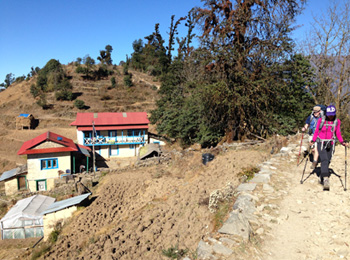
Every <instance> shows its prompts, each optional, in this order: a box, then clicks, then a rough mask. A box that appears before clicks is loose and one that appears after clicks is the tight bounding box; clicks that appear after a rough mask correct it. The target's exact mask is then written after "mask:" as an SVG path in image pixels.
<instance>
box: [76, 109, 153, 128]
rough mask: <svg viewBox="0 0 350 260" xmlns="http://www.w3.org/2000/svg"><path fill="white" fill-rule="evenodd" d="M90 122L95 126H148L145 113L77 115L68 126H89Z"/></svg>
mask: <svg viewBox="0 0 350 260" xmlns="http://www.w3.org/2000/svg"><path fill="white" fill-rule="evenodd" d="M92 121H94V123H95V127H96V126H103V125H105V126H106V125H109V126H111V125H140V124H143V125H144V124H149V120H148V118H147V113H146V112H127V113H125V112H123V113H77V117H76V120H75V121H74V122H72V123H71V124H70V125H75V126H91V125H92Z"/></svg>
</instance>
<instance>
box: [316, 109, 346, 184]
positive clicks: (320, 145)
mask: <svg viewBox="0 0 350 260" xmlns="http://www.w3.org/2000/svg"><path fill="white" fill-rule="evenodd" d="M340 124H341V122H340V120H339V119H337V118H336V109H335V106H333V105H331V106H328V107H327V111H326V118H325V119H324V120H318V121H317V126H316V129H315V133H314V135H313V137H312V140H311V141H310V145H313V144H314V143H315V142H316V144H317V150H318V154H319V157H320V159H321V176H320V177H321V183H322V182H323V190H329V177H330V174H329V164H330V162H331V159H332V154H333V152H334V146H335V137H337V139H338V140H339V142H340V143H341V144H342V145H343V146H346V147H349V144H348V143H345V142H344V140H343V137H342V136H341V131H340Z"/></svg>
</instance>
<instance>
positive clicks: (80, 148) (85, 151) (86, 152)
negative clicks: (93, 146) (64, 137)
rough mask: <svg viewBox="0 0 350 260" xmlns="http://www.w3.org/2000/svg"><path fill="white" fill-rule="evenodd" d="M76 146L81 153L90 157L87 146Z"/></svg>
mask: <svg viewBox="0 0 350 260" xmlns="http://www.w3.org/2000/svg"><path fill="white" fill-rule="evenodd" d="M77 147H78V149H79V151H80V152H81V153H82V154H84V155H85V156H86V157H90V153H89V151H90V149H89V148H87V147H86V146H83V145H80V144H78V145H77Z"/></svg>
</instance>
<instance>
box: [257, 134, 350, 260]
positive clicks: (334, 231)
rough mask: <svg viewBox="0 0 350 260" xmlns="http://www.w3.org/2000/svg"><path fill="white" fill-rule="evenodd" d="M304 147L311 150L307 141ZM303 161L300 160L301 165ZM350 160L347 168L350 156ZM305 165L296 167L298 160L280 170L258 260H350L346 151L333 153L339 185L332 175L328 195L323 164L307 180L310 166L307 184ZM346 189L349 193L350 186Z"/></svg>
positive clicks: (266, 205) (268, 196) (340, 148)
mask: <svg viewBox="0 0 350 260" xmlns="http://www.w3.org/2000/svg"><path fill="white" fill-rule="evenodd" d="M299 142H300V139H299ZM299 144H300V143H299ZM303 145H304V146H306V145H307V139H306V138H305V139H304V141H303ZM298 150H299V149H298ZM302 158H303V156H302V155H301V157H300V161H301V160H302ZM347 160H348V162H347V163H348V164H349V152H348V158H347ZM305 161H306V158H305V159H304V160H303V161H302V163H301V164H300V165H299V166H297V158H295V160H294V161H293V160H292V161H290V162H281V163H280V164H279V165H278V166H277V167H278V170H279V174H276V175H274V176H273V178H271V182H270V185H271V186H272V187H274V192H271V193H270V194H265V195H266V196H265V201H264V205H263V207H264V209H263V210H262V211H261V214H262V217H263V218H265V219H266V222H265V224H266V225H265V227H263V231H260V233H261V235H260V234H259V235H260V238H261V241H262V242H261V245H260V246H261V247H260V250H258V251H257V255H255V257H254V258H256V259H263V260H287V259H288V260H301V259H313V260H322V259H323V260H326V259H327V260H328V259H350V227H349V224H350V199H349V197H350V190H347V191H344V186H343V185H345V148H344V147H343V146H341V145H337V146H336V148H335V153H334V155H333V158H332V161H331V164H330V169H333V171H334V173H335V174H337V175H339V177H341V179H340V178H339V177H337V176H336V175H335V174H332V175H331V177H330V190H329V191H323V186H322V185H321V184H320V183H319V178H318V177H317V173H319V171H320V164H318V167H317V168H316V170H315V172H313V173H312V174H311V175H310V176H309V178H307V177H308V175H309V174H310V173H311V172H312V171H313V170H311V169H310V166H311V163H310V162H308V163H307V165H306V170H305V175H304V179H305V178H307V179H306V180H305V182H304V183H303V184H301V183H300V180H301V176H302V173H303V169H304V166H305ZM341 181H342V182H341ZM342 183H343V185H342ZM349 183H350V182H349V178H348V180H347V184H349ZM347 188H350V187H348V185H347Z"/></svg>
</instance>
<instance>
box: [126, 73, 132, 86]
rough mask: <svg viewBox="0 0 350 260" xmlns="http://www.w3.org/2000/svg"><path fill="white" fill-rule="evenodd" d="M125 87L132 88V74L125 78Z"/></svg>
mask: <svg viewBox="0 0 350 260" xmlns="http://www.w3.org/2000/svg"><path fill="white" fill-rule="evenodd" d="M124 85H125V86H127V87H131V86H132V80H131V74H128V75H125V76H124Z"/></svg>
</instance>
